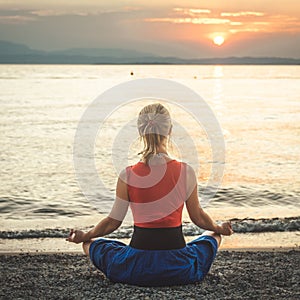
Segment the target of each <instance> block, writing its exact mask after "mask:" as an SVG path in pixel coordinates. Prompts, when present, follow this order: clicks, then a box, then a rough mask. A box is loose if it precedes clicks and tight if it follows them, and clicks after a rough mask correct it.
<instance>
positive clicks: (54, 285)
mask: <svg viewBox="0 0 300 300" xmlns="http://www.w3.org/2000/svg"><path fill="white" fill-rule="evenodd" d="M299 265H300V251H299V249H297V250H289V251H220V252H219V253H218V254H217V258H216V260H215V262H214V264H213V266H212V268H211V270H210V272H209V274H208V275H207V276H206V277H205V279H204V280H203V281H202V282H199V283H195V284H190V285H185V286H172V287H155V288H149V287H137V286H130V285H125V284H119V283H113V282H110V281H109V280H108V279H107V278H105V276H104V275H103V274H102V273H101V272H100V271H98V270H97V269H96V268H95V267H94V266H93V265H92V264H91V262H90V261H89V259H88V258H87V257H85V256H84V255H83V254H71V253H68V254H66V253H55V254H46V253H43V254H28V253H19V254H2V255H0V266H1V267H0V269H1V270H0V271H1V279H0V280H1V283H0V286H1V292H0V297H1V299H291V300H292V299H300V284H299V282H300V269H299Z"/></svg>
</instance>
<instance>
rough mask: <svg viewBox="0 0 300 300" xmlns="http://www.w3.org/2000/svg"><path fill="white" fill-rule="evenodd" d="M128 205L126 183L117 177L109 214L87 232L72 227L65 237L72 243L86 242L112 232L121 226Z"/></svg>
mask: <svg viewBox="0 0 300 300" xmlns="http://www.w3.org/2000/svg"><path fill="white" fill-rule="evenodd" d="M128 205H129V201H128V193H127V184H126V183H125V182H124V181H123V180H122V179H120V177H119V179H118V183H117V188H116V200H115V202H114V205H113V208H112V210H111V212H110V214H109V216H108V217H106V218H104V219H103V220H101V221H100V222H99V223H98V224H97V225H96V226H95V227H94V228H92V229H91V230H90V231H88V232H83V231H81V230H73V229H72V230H71V232H70V235H69V237H68V238H67V241H69V242H73V243H82V242H88V241H90V240H91V239H93V238H97V237H101V236H105V235H107V234H110V233H112V232H113V231H115V230H116V229H117V228H119V227H120V226H121V224H122V221H123V219H124V217H125V215H126V212H127V209H128Z"/></svg>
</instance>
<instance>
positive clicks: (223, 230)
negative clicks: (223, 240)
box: [217, 222, 233, 235]
mask: <svg viewBox="0 0 300 300" xmlns="http://www.w3.org/2000/svg"><path fill="white" fill-rule="evenodd" d="M217 233H219V234H222V235H232V234H233V230H232V226H231V223H230V222H223V223H222V224H221V225H219V226H218V231H217Z"/></svg>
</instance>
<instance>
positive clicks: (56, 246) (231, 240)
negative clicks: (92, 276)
mask: <svg viewBox="0 0 300 300" xmlns="http://www.w3.org/2000/svg"><path fill="white" fill-rule="evenodd" d="M197 236H198V235H194V236H190V235H185V236H184V237H185V241H186V243H188V242H190V241H192V240H194V239H195V238H196V237H197ZM105 238H108V239H115V240H119V241H121V242H123V243H125V244H127V245H128V244H129V242H130V236H128V237H127V238H118V237H110V236H106V237H105ZM299 249H300V232H299V231H290V232H262V233H234V234H233V235H231V236H230V237H223V240H222V244H221V247H220V251H254V252H255V251H256V252H257V251H289V250H299ZM7 253H11V254H18V253H76V254H80V253H82V248H81V245H80V244H74V243H69V242H67V241H66V240H65V237H60V238H57V237H55V238H48V237H46V238H26V239H10V238H2V239H1V238H0V255H4V254H7Z"/></svg>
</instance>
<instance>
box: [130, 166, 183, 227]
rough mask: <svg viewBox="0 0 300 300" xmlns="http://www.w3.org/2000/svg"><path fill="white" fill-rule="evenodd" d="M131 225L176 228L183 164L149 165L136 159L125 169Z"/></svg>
mask: <svg viewBox="0 0 300 300" xmlns="http://www.w3.org/2000/svg"><path fill="white" fill-rule="evenodd" d="M126 175H127V188H128V195H129V201H130V207H131V210H132V214H133V219H134V225H136V226H139V227H144V228H165V227H178V226H180V225H181V224H182V220H181V218H182V209H183V205H184V202H185V200H186V196H187V192H186V190H187V188H186V164H185V163H182V162H178V161H176V160H171V161H168V162H167V163H166V164H163V165H154V166H151V168H150V167H149V166H148V165H147V164H145V163H143V162H139V163H137V164H136V165H134V166H129V167H127V168H126Z"/></svg>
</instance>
